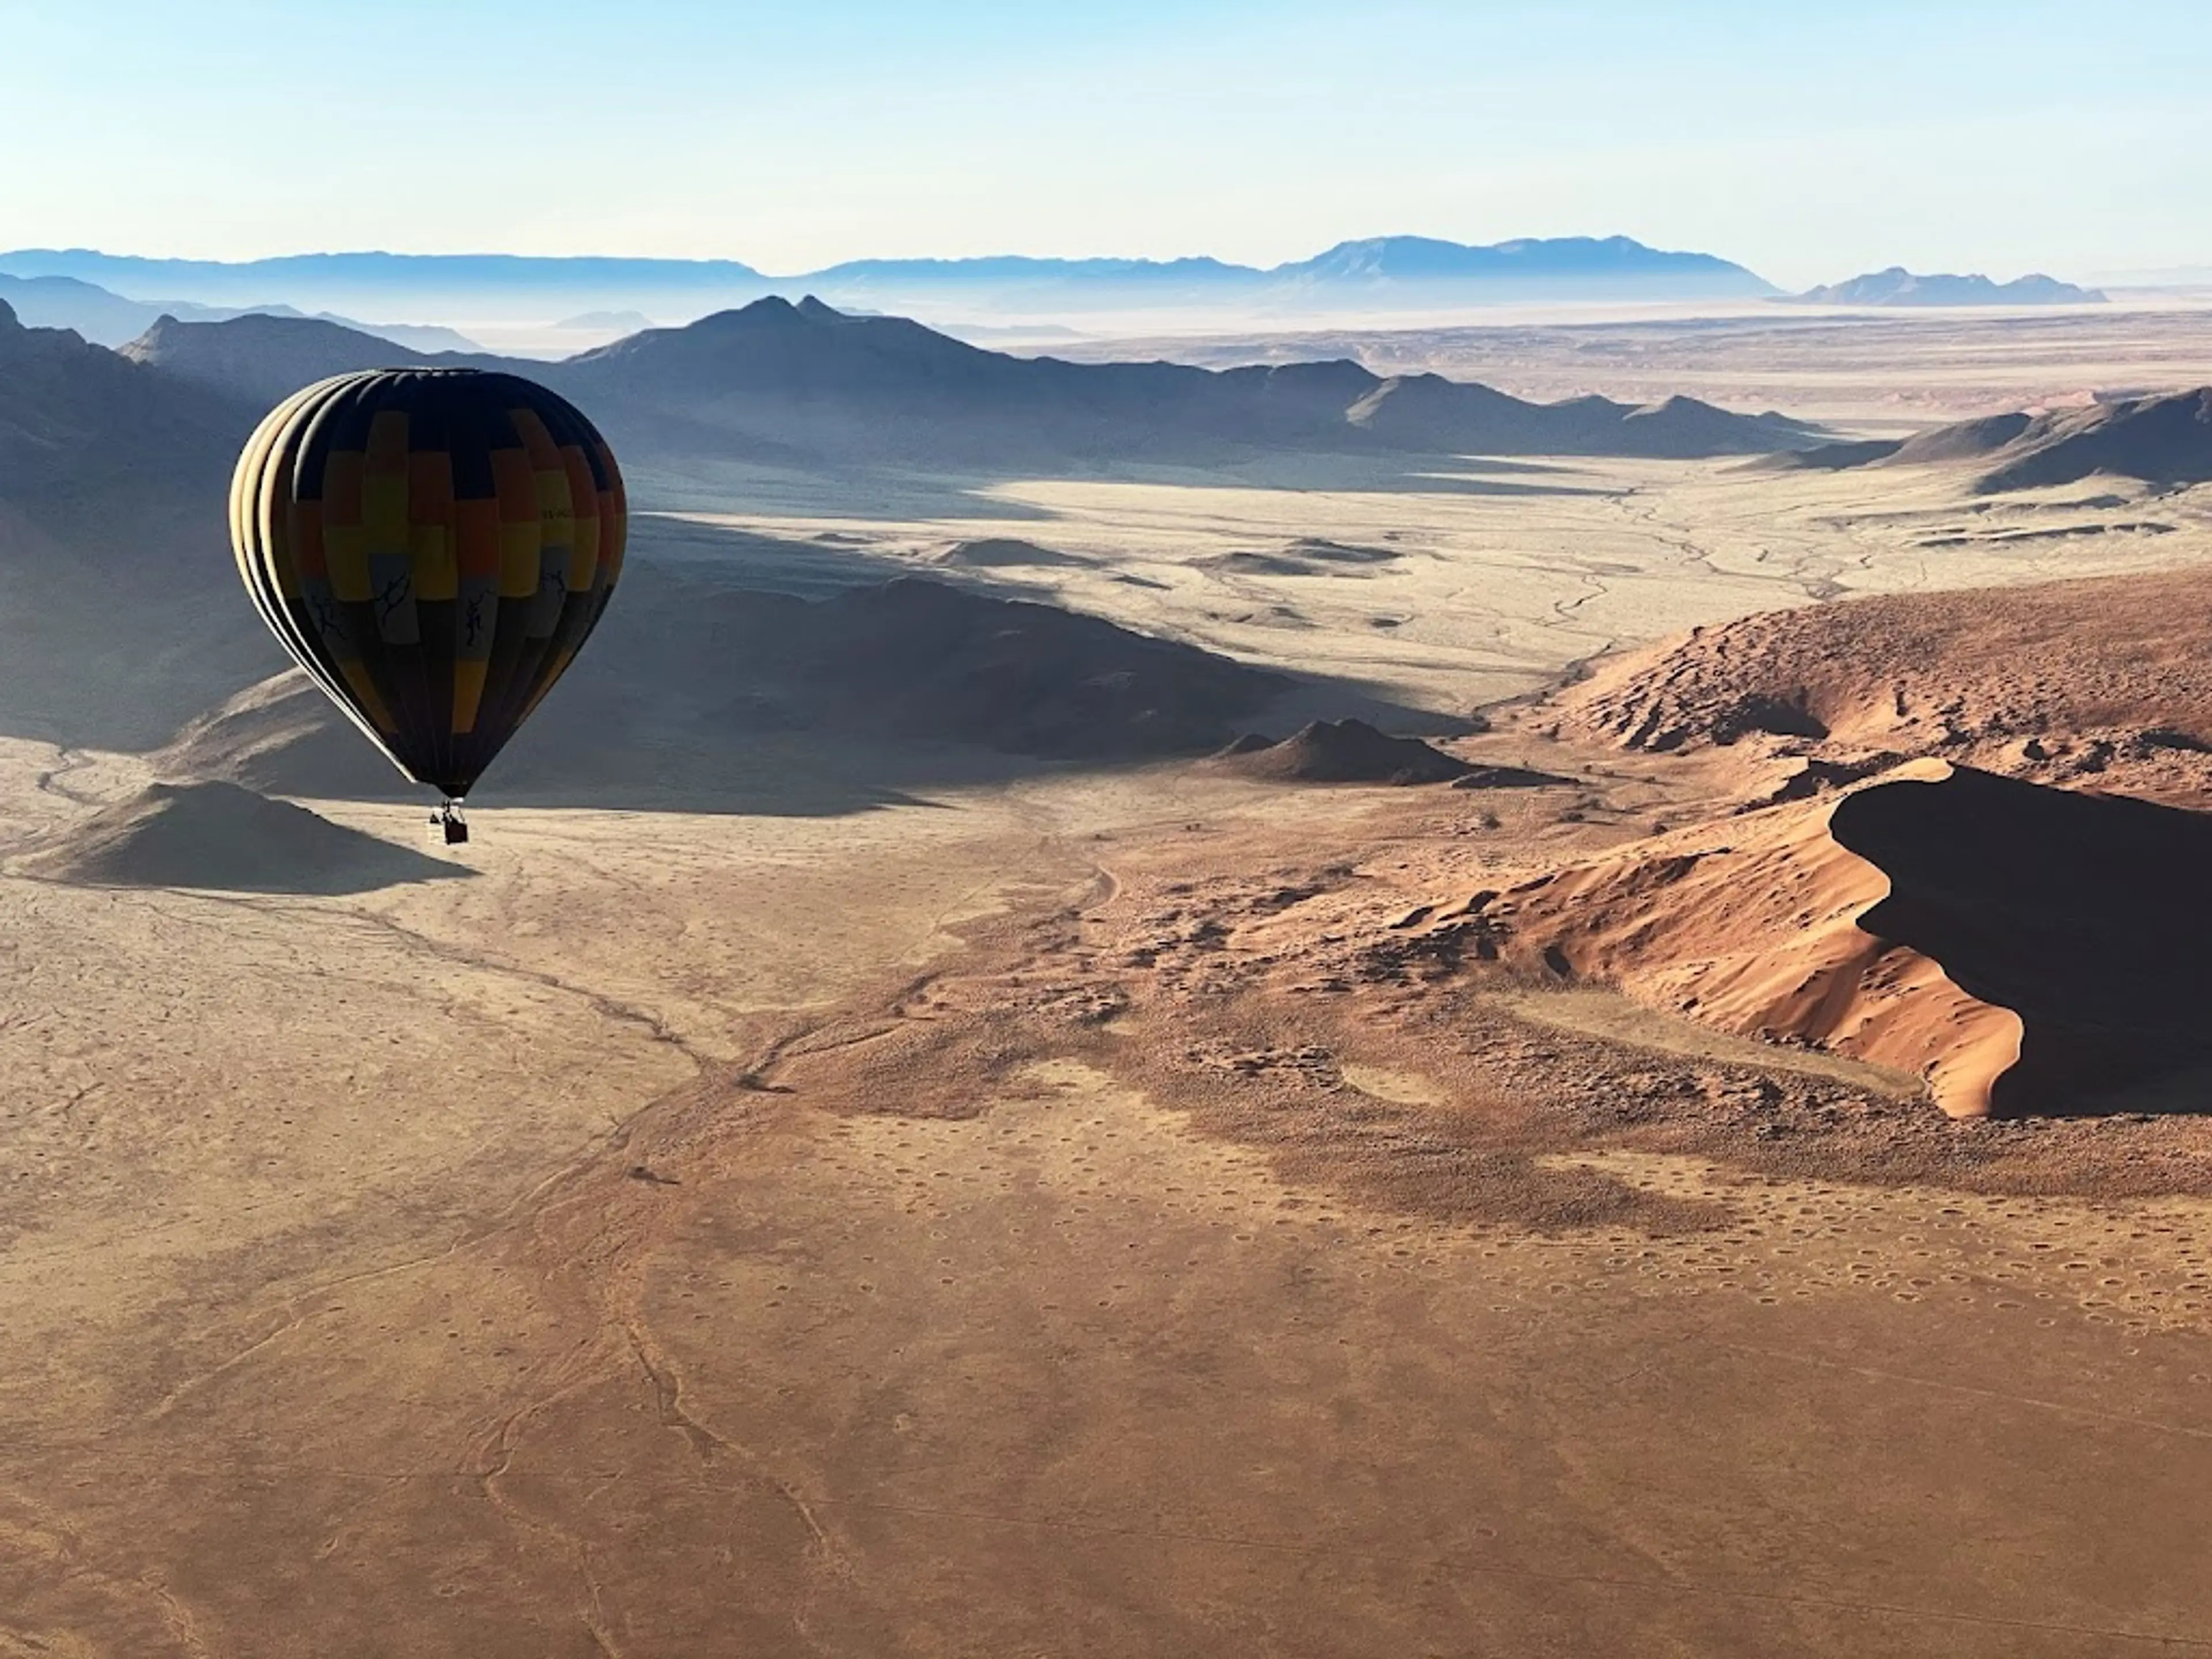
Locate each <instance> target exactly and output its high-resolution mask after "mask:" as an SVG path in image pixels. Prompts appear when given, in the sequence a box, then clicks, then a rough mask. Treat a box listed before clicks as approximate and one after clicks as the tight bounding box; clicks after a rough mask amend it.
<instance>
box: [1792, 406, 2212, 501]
mask: <svg viewBox="0 0 2212 1659" xmlns="http://www.w3.org/2000/svg"><path fill="white" fill-rule="evenodd" d="M1966 462H1971V463H1974V464H1977V465H1980V466H1982V467H1983V468H1984V469H1985V470H1984V471H1983V472H1982V474H1981V476H1980V477H1979V478H1978V480H1977V481H1976V483H1975V489H1977V490H1978V492H1979V493H1981V494H1983V495H1998V494H2002V492H2004V491H2006V490H2013V489H2042V488H2045V487H2047V486H2050V485H2054V484H2070V483H2079V482H2080V481H2081V479H2084V478H2088V477H2098V476H2103V477H2114V478H2135V479H2139V480H2141V481H2142V483H2149V484H2154V485H2160V486H2166V487H2178V486H2185V485H2189V484H2198V483H2212V386H2200V387H2198V388H2197V389H2196V390H2195V391H2191V392H2160V393H2158V394H2155V395H2154V396H2151V397H2145V398H2117V399H2114V400H2113V401H2112V402H2109V403H2099V404H2092V405H2090V406H2089V407H2088V408H2086V409H2055V410H2046V411H2045V412H2043V413H2041V414H2029V413H2027V412H2026V411H2025V410H2022V411H2017V412H2015V413H2013V414H2009V415H1986V416H1981V417H1980V418H1979V419H1977V420H1972V421H1959V422H1954V423H1952V424H1951V425H1949V426H1939V427H1934V428H1930V429H1929V430H1928V431H1926V432H1922V433H1917V434H1916V435H1913V436H1912V437H1910V438H1901V439H1900V438H1872V439H1861V440H1857V441H1850V442H1846V443H1835V444H1819V445H1814V446H1813V447H1809V448H1800V449H1798V450H1796V451H1794V452H1792V453H1789V454H1787V455H1777V456H1775V457H1774V458H1773V459H1771V460H1768V461H1764V462H1757V463H1754V465H1760V466H1771V467H1775V468H1781V469H1789V470H1804V471H1832V472H1841V471H1849V470H1852V469H1856V468H1859V467H1867V466H1917V465H1942V464H1947V463H1966Z"/></svg>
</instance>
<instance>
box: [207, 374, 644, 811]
mask: <svg viewBox="0 0 2212 1659" xmlns="http://www.w3.org/2000/svg"><path fill="white" fill-rule="evenodd" d="M626 529H627V512H626V507H625V504H624V501H623V484H622V474H621V473H620V471H617V468H616V465H615V458H614V455H613V453H611V451H610V450H609V449H608V448H607V446H606V444H605V441H603V440H602V439H601V438H600V436H599V433H598V432H597V431H596V430H595V429H593V428H592V423H591V422H589V421H587V420H586V419H585V418H584V417H583V416H581V415H580V414H579V413H578V412H577V411H576V410H575V409H574V407H573V406H572V405H571V404H568V402H567V401H566V400H565V399H563V398H559V397H556V396H555V395H554V394H553V393H552V392H548V391H547V390H546V389H545V388H544V387H543V386H536V385H533V384H532V382H530V381H528V380H523V379H522V378H520V376H518V375H513V374H489V373H484V372H482V371H479V370H477V369H469V368H428V369H372V370H369V371H368V372H367V373H364V374H343V375H340V376H338V377H337V378H336V379H335V380H325V381H323V382H321V383H320V384H319V385H316V386H309V387H307V389H306V390H305V391H302V392H295V394H293V396H291V397H290V398H287V399H285V401H284V402H283V403H282V404H278V405H277V406H276V408H275V409H274V410H270V413H269V416H268V418H267V419H265V420H264V421H263V422H261V425H260V428H259V429H258V430H257V431H256V432H255V433H254V435H253V436H252V439H251V440H250V441H248V442H247V444H246V449H245V452H244V453H242V454H240V457H239V459H238V471H237V472H236V473H235V475H234V477H233V479H232V482H231V492H230V531H231V542H232V544H233V546H234V549H235V550H236V551H237V554H238V568H239V574H240V576H241V577H243V578H244V579H245V582H246V591H247V592H249V593H251V594H252V597H253V602H254V605H255V607H256V608H257V609H258V611H260V612H261V617H262V620H263V621H264V622H265V623H268V624H269V626H270V629H271V630H272V631H273V632H274V633H275V634H276V637H277V638H278V639H279V640H280V641H283V644H284V647H285V648H286V649H287V650H289V652H291V653H292V655H293V656H294V657H295V658H296V659H298V660H299V664H300V666H301V667H302V668H304V669H306V670H307V672H308V674H309V675H311V676H312V677H313V678H314V680H315V682H316V683H317V684H319V685H320V686H321V687H322V689H323V690H325V691H326V692H328V693H329V694H330V696H331V699H332V700H333V701H334V702H337V705H338V706H339V707H340V708H343V710H344V711H345V712H346V714H348V715H349V716H350V717H351V718H352V720H353V722H354V724H355V725H356V726H359V727H360V728H361V730H362V732H363V733H364V734H365V735H366V736H367V737H368V739H369V741H370V742H372V743H374V744H376V746H377V747H378V748H379V749H380V750H383V751H384V753H385V754H386V756H387V757H390V759H391V761H392V764H393V765H395V766H397V767H398V769H400V770H401V771H402V772H404V773H405V774H406V775H407V776H409V777H410V778H412V779H414V780H415V781H416V782H417V783H423V784H428V785H429V786H431V787H434V788H436V789H438V790H440V791H441V792H442V793H445V794H446V795H447V796H448V797H449V798H451V799H456V800H458V799H460V798H461V797H462V796H464V795H465V794H467V793H468V792H469V789H470V787H471V786H472V785H473V784H474V783H475V782H476V781H477V776H478V775H480V774H481V773H482V772H483V769H484V768H485V767H487V766H488V765H489V764H490V763H491V760H492V757H494V756H495V755H496V754H498V753H499V751H500V750H501V747H502V746H503V745H504V744H506V742H507V738H510V737H512V736H513V734H514V731H515V728H516V727H517V726H520V725H521V724H522V722H523V720H526V718H527V717H528V716H529V714H530V712H531V710H532V709H533V708H536V707H537V706H538V700H539V699H540V698H542V697H543V696H544V695H545V693H546V691H547V690H548V689H549V688H550V686H551V685H552V684H553V682H554V681H555V680H556V679H558V678H560V677H561V674H562V671H563V670H564V669H566V668H567V667H568V664H569V662H570V661H571V660H572V659H574V656H575V654H576V652H577V650H578V649H579V647H581V646H582V645H583V643H584V640H585V638H586V635H589V634H590V633H591V631H592V628H593V627H594V626H595V625H597V623H598V622H599V617H600V614H601V613H602V612H603V611H605V609H606V605H607V601H608V599H609V598H610V597H611V595H612V594H613V592H614V588H615V580H616V578H617V576H619V575H620V574H621V572H622V561H623V538H624V535H625V532H626Z"/></svg>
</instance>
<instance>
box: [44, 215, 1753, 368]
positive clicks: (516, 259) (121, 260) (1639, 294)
mask: <svg viewBox="0 0 2212 1659" xmlns="http://www.w3.org/2000/svg"><path fill="white" fill-rule="evenodd" d="M0 273H4V274H5V275H8V276H15V277H19V278H39V277H65V278H69V279H71V280H74V281H76V282H79V283H91V284H94V285H97V286H98V287H100V288H103V289H107V290H108V291H109V292H110V293H111V294H113V295H124V296H128V297H129V298H130V299H131V300H134V301H148V302H159V303H161V304H163V305H165V306H166V307H167V309H169V310H170V311H171V312H172V313H173V314H176V315H179V316H180V317H181V316H183V315H184V313H183V312H181V311H179V310H178V307H179V305H180V304H182V305H191V306H200V307H228V308H231V309H244V308H248V307H252V308H264V307H266V305H267V303H268V302H269V301H270V300H271V299H272V297H273V298H280V299H282V300H283V301H284V302H285V303H286V304H287V305H289V306H295V307H301V308H305V309H310V310H314V311H328V312H339V313H349V314H360V315H367V316H378V317H404V318H410V319H447V320H449V321H455V322H459V323H462V324H464V325H465V324H466V323H467V322H469V321H477V322H493V321H497V320H501V319H507V320H513V321H530V322H544V321H547V320H550V319H556V318H566V317H569V316H572V315H574V314H575V313H592V312H603V311H636V312H642V313H646V314H647V315H652V316H686V317H696V316H699V315H702V314H704V313H709V312H713V311H717V310H722V309H726V308H727V307H732V306H735V305H741V304H744V303H745V302H746V301H751V300H756V299H760V298H762V297H764V296H766V295H772V294H780V295H784V296H785V297H787V298H795V297H797V296H799V295H802V294H814V295H821V296H823V297H825V298H827V299H829V300H830V301H836V302H839V303H842V304H844V305H847V306H857V307H871V308H877V309H884V308H894V309H908V310H911V309H915V308H916V307H923V308H927V307H938V308H947V307H957V308H961V309H965V310H970V311H976V312H982V313H1007V314H1011V315H1022V314H1031V315H1036V314H1043V313H1085V312H1115V311H1126V310H1143V309H1165V308H1174V307H1231V306H1233V307H1242V308H1244V309H1247V310H1254V311H1269V310H1283V311H1293V312H1296V311H1309V310H1314V309H1324V310H1327V309H1336V310H1346V309H1350V310H1374V309H1384V310H1387V309H1392V308H1398V307H1435V306H1443V305H1451V304H1476V303H1484V302H1489V301H1501V300H1529V299H1607V300H1720V299H1729V300H1740V299H1753V298H1758V297H1760V296H1763V295H1771V294H1772V293H1774V292H1775V289H1773V288H1772V287H1771V285H1770V284H1769V283H1766V282H1765V281H1764V280H1763V279H1761V278H1760V277H1759V276H1755V275H1754V274H1753V273H1752V272H1751V271H1749V270H1746V269H1745V268H1744V267H1743V266H1741V265H1739V264H1734V263H1732V262H1731V261H1729V260H1726V259H1723V258H1717V257H1716V256H1715V255H1712V254H1709V253H1694V252H1668V251H1667V250H1663V249H1659V248H1652V247H1648V246H1645V245H1644V244H1643V243H1641V242H1638V241H1635V240H1632V239H1631V238H1628V237H1626V236H1611V237H1604V238H1593V237H1562V238H1553V239H1543V238H1532V239H1522V240H1515V241H1507V242H1499V243H1496V244H1492V245H1490V246H1468V245H1466V244H1462V243H1458V242H1449V241H1442V240H1435V239H1432V238H1428V237H1419V236H1383V237H1374V238H1370V239H1367V240H1359V241H1349V242H1341V243H1339V244H1338V245H1337V246H1334V247H1333V248H1330V249H1328V250H1327V251H1326V252H1322V253H1319V254H1316V255H1315V256H1314V257H1313V258H1310V259H1301V260H1294V261H1291V262H1290V263H1287V264H1279V265H1275V266H1273V267H1270V268H1267V269H1261V268H1259V267H1256V266H1251V265H1239V264H1228V263H1225V262H1224V261H1222V260H1218V259H1212V258H1188V259H1167V260H1154V259H1051V258H1024V257H1018V256H1012V255H1007V256H999V257H993V258H969V259H860V260H853V261H848V262H847V263H845V264H836V265H831V266H829V267H826V268H824V269H823V270H814V271H808V272H805V273H802V274H799V275H796V276H769V275H767V274H765V273H763V272H762V271H759V270H755V269H754V268H753V267H752V266H750V265H747V264H740V263H738V261H736V260H732V259H631V258H599V257H592V258H535V257H529V256H523V255H514V254H404V253H385V252H361V253H307V254H295V255H291V256H288V257H285V258H272V259H257V260H251V261H246V262H244V263H239V264H229V263H223V262H220V261H216V260H205V259H154V258H138V257H136V256H131V255H123V254H111V253H103V252H97V251H94V250H91V249H85V248H71V249H52V248H21V249H17V250H15V251H14V252H4V253H0ZM147 320H148V321H149V322H150V321H151V320H152V319H150V318H149V319H147ZM447 344H451V342H447Z"/></svg>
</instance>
